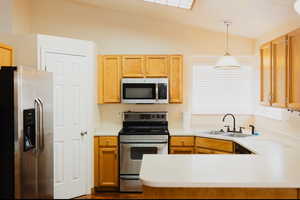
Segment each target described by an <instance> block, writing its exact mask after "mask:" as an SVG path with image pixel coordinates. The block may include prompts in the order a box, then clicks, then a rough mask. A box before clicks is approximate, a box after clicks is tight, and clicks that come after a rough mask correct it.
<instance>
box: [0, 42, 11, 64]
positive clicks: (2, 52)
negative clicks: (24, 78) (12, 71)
mask: <svg viewBox="0 0 300 200" xmlns="http://www.w3.org/2000/svg"><path fill="white" fill-rule="evenodd" d="M12 65H13V49H12V48H11V47H10V46H7V45H4V44H1V43H0V66H12Z"/></svg>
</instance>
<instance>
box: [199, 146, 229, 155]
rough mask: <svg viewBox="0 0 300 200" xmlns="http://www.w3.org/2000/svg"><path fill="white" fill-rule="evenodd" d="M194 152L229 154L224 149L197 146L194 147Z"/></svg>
mask: <svg viewBox="0 0 300 200" xmlns="http://www.w3.org/2000/svg"><path fill="white" fill-rule="evenodd" d="M195 153H196V154H231V153H229V152H225V151H216V150H211V149H205V148H199V147H197V148H196V149H195Z"/></svg>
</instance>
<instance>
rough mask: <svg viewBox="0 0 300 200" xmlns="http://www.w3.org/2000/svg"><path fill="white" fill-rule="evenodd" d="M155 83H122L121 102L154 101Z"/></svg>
mask: <svg viewBox="0 0 300 200" xmlns="http://www.w3.org/2000/svg"><path fill="white" fill-rule="evenodd" d="M156 94H157V85H156V84H155V83H123V84H122V102H123V103H155V100H156V97H157V95H156Z"/></svg>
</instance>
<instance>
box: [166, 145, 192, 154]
mask: <svg viewBox="0 0 300 200" xmlns="http://www.w3.org/2000/svg"><path fill="white" fill-rule="evenodd" d="M170 152H171V154H193V153H194V147H171V148H170Z"/></svg>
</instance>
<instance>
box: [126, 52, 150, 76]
mask: <svg viewBox="0 0 300 200" xmlns="http://www.w3.org/2000/svg"><path fill="white" fill-rule="evenodd" d="M126 59H140V60H141V65H140V72H139V73H137V72H135V73H128V72H126V71H125V69H126V67H128V66H126V65H125V63H126ZM122 77H123V78H144V77H145V56H144V55H123V56H122Z"/></svg>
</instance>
